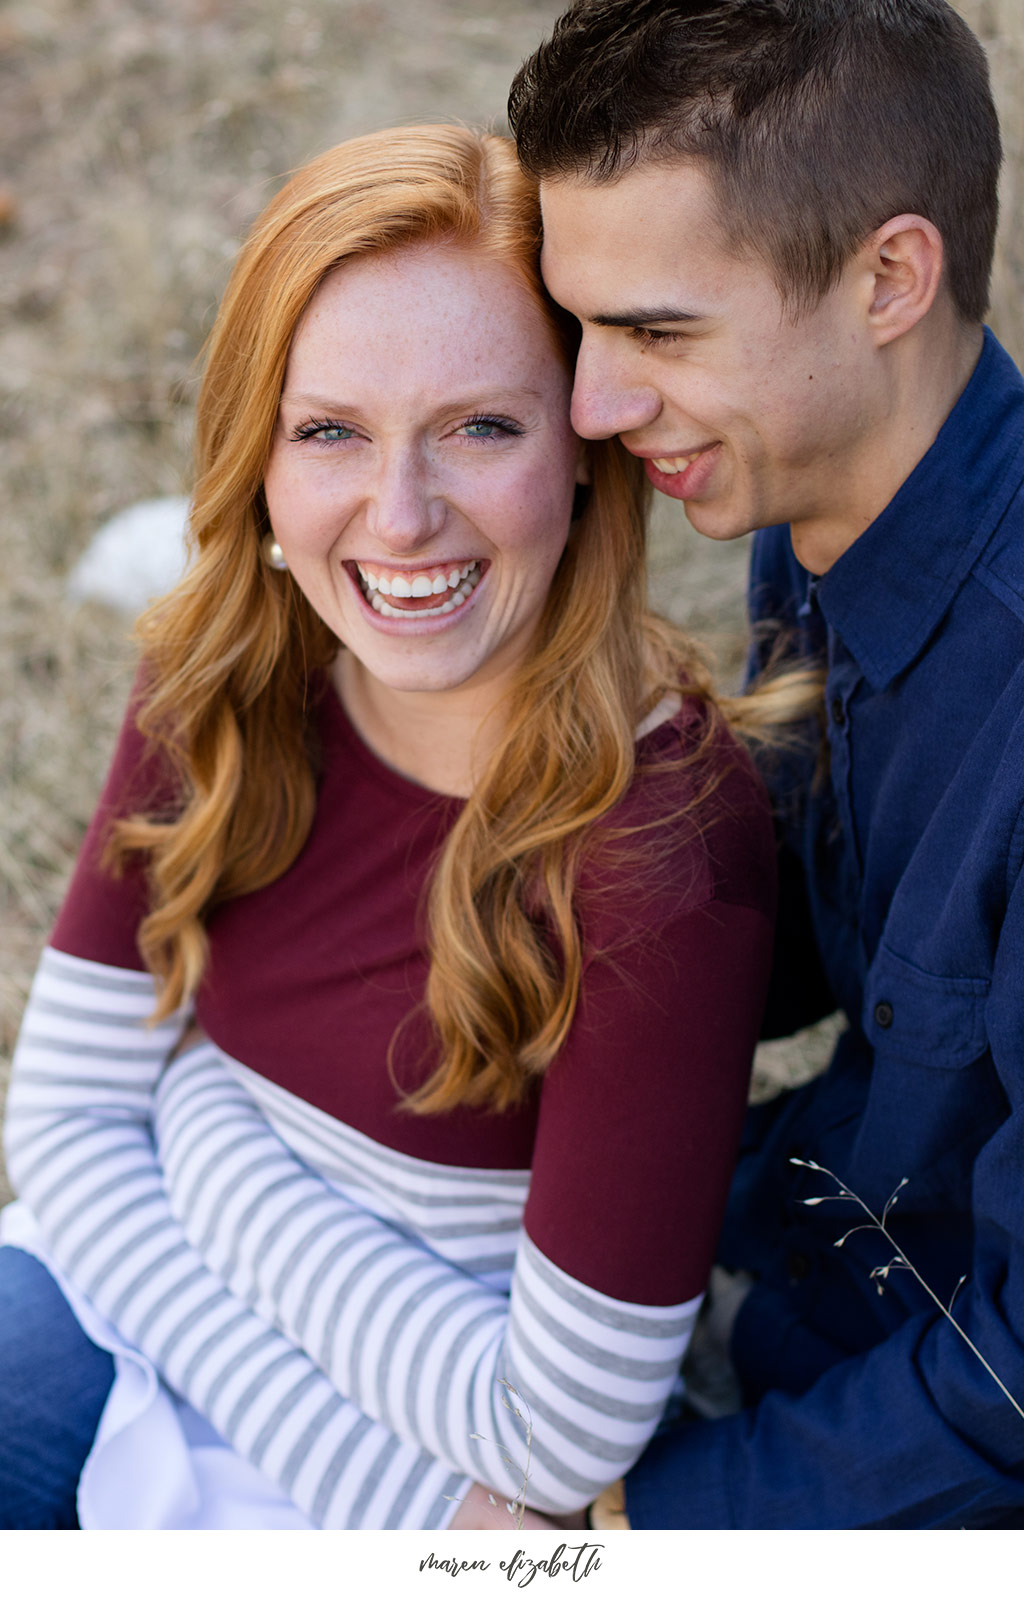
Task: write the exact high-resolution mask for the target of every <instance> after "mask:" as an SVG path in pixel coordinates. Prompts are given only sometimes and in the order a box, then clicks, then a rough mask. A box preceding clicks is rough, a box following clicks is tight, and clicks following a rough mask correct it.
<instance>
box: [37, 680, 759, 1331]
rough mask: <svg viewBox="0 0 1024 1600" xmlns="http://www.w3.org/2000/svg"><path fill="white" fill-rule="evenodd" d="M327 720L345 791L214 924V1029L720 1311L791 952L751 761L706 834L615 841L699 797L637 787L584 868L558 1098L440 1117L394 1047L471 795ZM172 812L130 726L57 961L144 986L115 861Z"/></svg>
mask: <svg viewBox="0 0 1024 1600" xmlns="http://www.w3.org/2000/svg"><path fill="white" fill-rule="evenodd" d="M700 717H701V712H700V709H699V707H696V706H694V705H692V704H691V703H689V702H688V703H687V704H686V705H685V706H684V709H683V710H682V711H681V712H680V713H679V714H678V715H677V716H676V717H675V718H673V719H672V720H671V721H670V722H666V723H663V724H662V725H661V726H660V727H658V728H656V729H655V730H653V732H651V733H649V734H647V735H646V736H645V737H644V738H643V739H642V740H641V741H640V744H639V746H638V756H639V758H640V761H641V762H642V763H650V762H654V761H657V759H658V758H659V757H664V756H667V755H670V754H672V753H673V752H678V751H679V750H680V749H681V748H685V747H686V746H687V745H689V744H690V743H691V742H692V740H693V739H694V736H695V732H696V731H697V730H698V729H699V726H700ZM316 718H317V724H318V733H319V737H320V740H321V743H322V750H323V773H322V778H321V781H320V787H319V793H318V803H317V809H316V814H315V818H314V822H313V826H312V829H311V832H310V835H309V838H308V840H307V841H306V844H305V845H304V847H303V849H302V851H301V852H300V854H299V856H298V857H297V859H296V860H295V862H294V863H293V864H292V866H291V867H290V868H289V869H288V871H287V872H286V873H284V874H283V875H282V876H281V877H280V878H278V879H277V880H276V881H275V882H274V883H272V884H270V885H268V886H267V887H266V888H263V889H260V890H258V891H256V892H255V893H253V894H248V895H244V896H242V897H241V898H239V899H237V900H234V901H231V902H229V903H228V904H226V905H224V906H222V907H221V908H219V909H218V910H217V911H216V912H215V913H214V914H213V915H212V917H211V918H210V922H209V941H210V960H209V966H208V970H207V973H206V976H205V978H204V981H203V984H202V986H201V989H200V991H199V994H198V996H197V1000H196V1016H197V1020H198V1022H199V1024H200V1025H201V1026H202V1027H203V1028H204V1029H205V1031H206V1032H207V1033H208V1034H209V1036H210V1037H211V1038H212V1039H213V1040H214V1041H215V1042H216V1044H218V1045H219V1046H220V1047H221V1048H222V1049H223V1050H224V1051H225V1052H226V1053H227V1054H228V1055H230V1056H232V1057H234V1058H235V1059H236V1060H238V1061H241V1062H244V1063H245V1065H246V1066H248V1067H249V1068H251V1069H252V1070H253V1071H255V1072H259V1073H261V1074H262V1075H263V1076H265V1077H267V1078H268V1079H271V1080H272V1081H273V1082H275V1083H278V1084H280V1085H281V1086H282V1087H283V1088H285V1089H287V1090H289V1091H290V1092H291V1093H293V1094H296V1095H298V1096H300V1097H301V1098H302V1099H304V1100H307V1101H309V1102H310V1103H311V1104H312V1105H315V1106H317V1107H319V1108H320V1109H322V1110H323V1111H325V1112H328V1113H329V1114H330V1115H331V1116H333V1117H336V1118H338V1119H340V1120H341V1121H343V1122H345V1123H347V1124H348V1125H349V1126H351V1127H353V1128H355V1129H358V1130H359V1131H360V1132H361V1133H363V1134H365V1135H367V1136H368V1137H370V1138H372V1139H374V1140H377V1141H378V1142H379V1143H380V1144H382V1145H385V1146H387V1147H390V1148H392V1149H395V1150H398V1151H403V1152H405V1153H406V1154H408V1155H411V1156H414V1157H419V1158H421V1159H424V1160H427V1161H434V1162H439V1163H443V1164H445V1165H455V1166H462V1167H472V1168H485V1169H487V1168H490V1169H501V1168H504V1169H523V1168H527V1167H530V1168H532V1175H531V1183H530V1192H529V1198H528V1201H527V1206H526V1212H525V1217H524V1223H525V1226H526V1229H527V1232H528V1233H529V1235H530V1237H531V1238H532V1239H533V1241H534V1242H535V1243H536V1244H537V1246H538V1247H539V1248H540V1249H541V1250H542V1251H543V1252H544V1253H545V1255H547V1256H548V1257H549V1259H551V1260H552V1261H554V1262H555V1263H556V1264H557V1265H558V1266H560V1267H561V1268H562V1269H563V1270H564V1271H565V1272H567V1273H569V1274H570V1276H572V1277H574V1278H577V1279H578V1280H580V1281H581V1282H583V1283H587V1284H590V1285H591V1286H592V1287H594V1288H596V1289H598V1290H600V1291H602V1292H603V1293H605V1294H608V1295H611V1296H613V1297H614V1298H616V1299H621V1300H627V1301H633V1302H636V1303H639V1304H649V1305H660V1304H676V1303H678V1302H680V1301H683V1300H686V1299H689V1298H690V1297H691V1296H692V1295H694V1294H697V1293H699V1292H700V1291H701V1289H702V1288H703V1287H704V1284H705V1282H706V1278H707V1273H708V1271H709V1268H710V1265H711V1261H712V1259H713V1254H714V1247H715V1243H716V1240H717V1233H718V1229H719V1226H720V1224H721V1217H722V1212H723V1209H724V1204H725V1196H726V1191H727V1188H728V1183H729V1178H730V1174H731V1169H732V1164H733V1160H734V1157H735V1151H736V1145H737V1140H738V1136H739V1128H740V1123H741V1120H742V1115H743V1109H744V1105H745V1098H746V1085H747V1078H748V1073H749V1067H750V1060H751V1055H752V1051H753V1046H754V1043H755V1041H756V1038H757V1033H758V1026H759V1023H760V1017H761V1010H762V1005H763V1000H764V992H765V987H766V984H767V976H768V966H769V959H770V952H771V938H772V916H773V907H774V892H775V861H774V848H773V842H772V830H771V826H770V822H769V816H768V808H767V803H766V801H765V799H764V797H763V794H762V791H761V788H760V785H759V782H758V780H757V779H756V777H755V776H754V774H753V769H752V767H751V765H750V763H749V761H748V759H747V758H746V756H745V755H744V754H743V753H742V752H741V751H740V749H739V747H738V746H737V745H736V744H735V742H734V741H733V740H732V739H731V738H730V737H729V736H728V735H723V736H722V738H721V739H720V740H719V741H718V743H717V745H716V747H715V751H714V754H713V756H712V758H711V759H712V761H713V763H714V764H715V765H716V766H717V767H718V769H719V771H720V773H721V777H720V781H719V783H718V786H717V788H716V790H715V793H714V796H713V798H712V799H711V800H710V801H709V802H705V804H704V806H703V807H702V808H701V811H700V814H699V823H698V822H695V821H694V820H691V819H686V820H684V821H683V822H682V823H680V822H678V821H676V822H672V823H668V824H664V825H662V826H659V827H658V828H656V829H653V830H651V831H649V832H645V833H643V834H641V835H639V836H634V837H633V838H631V839H627V840H625V841H616V840H614V839H612V838H610V837H609V835H610V833H611V831H612V830H613V829H614V828H618V827H619V826H621V825H622V824H632V823H637V822H647V821H651V820H652V819H656V818H659V817H663V816H665V814H666V813H668V812H671V811H674V810H678V809H679V807H680V806H682V805H684V804H685V803H686V800H687V797H688V795H689V794H691V793H692V790H693V785H694V783H695V781H698V780H697V779H695V777H694V775H693V774H691V773H688V772H684V773H679V772H672V773H667V774H666V773H663V772H662V773H659V772H645V771H643V770H641V771H640V772H638V776H637V778H636V779H635V781H634V784H633V786H632V788H631V790H630V792H629V794H628V795H627V796H626V798H625V800H624V801H623V802H622V803H621V804H620V805H619V806H618V807H617V808H616V810H615V811H614V813H613V814H612V815H611V816H610V817H609V818H608V819H607V820H606V822H605V823H603V824H602V825H601V828H600V830H599V834H598V838H597V841H596V843H595V846H594V848H593V849H592V850H591V851H590V853H589V856H588V863H587V865H586V867H585V869H584V873H583V878H582V882H581V887H580V896H579V902H578V909H579V916H580V922H581V927H582V930H583V939H584V950H585V955H586V967H585V975H584V981H583V992H582V996H581V1001H580V1005H579V1008H578V1011H577V1014H576V1017H575V1019H574V1022H573V1026H572V1030H571V1033H570V1036H569V1039H568V1040H567V1043H566V1045H565V1048H564V1049H563V1050H562V1051H561V1053H560V1055H559V1056H558V1058H557V1060H556V1061H555V1062H554V1063H553V1064H552V1066H551V1068H550V1069H549V1071H548V1073H547V1075H546V1077H545V1078H544V1080H543V1083H542V1085H539V1086H537V1087H536V1088H535V1089H534V1090H533V1091H532V1092H531V1094H530V1096H529V1098H528V1099H527V1101H526V1102H525V1104H524V1105H523V1106H522V1107H521V1108H519V1109H518V1110H516V1111H511V1112H505V1113H500V1114H499V1113H496V1112H493V1111H483V1110H470V1109H467V1108H460V1109H457V1110H455V1111H451V1112H446V1113H444V1114H442V1115H432V1116H422V1115H419V1116H417V1115H414V1114H412V1113H410V1112H408V1111H406V1110H405V1109H403V1107H402V1106H401V1105H400V1103H399V1096H398V1093H397V1092H396V1089H395V1087H394V1084H393V1082H392V1079H391V1077H390V1076H389V1073H388V1070H387V1067H386V1055H387V1049H388V1044H389V1041H390V1040H391V1038H392V1035H393V1034H394V1032H395V1029H396V1027H397V1026H398V1024H399V1023H400V1022H402V1021H403V1020H404V1019H405V1018H406V1017H407V1016H408V1014H409V1012H410V1010H411V1009H412V1008H413V1007H414V1006H415V1005H416V1003H417V1001H419V1000H420V999H421V997H422V993H423V985H424V981H425V977H426V970H427V963H426V957H425V953H424V948H423V940H422V925H423V919H422V905H423V899H424V889H425V885H426V881H427V878H428V874H429V871H430V867H431V863H432V861H433V860H434V859H435V858H436V855H437V852H438V850H439V847H440V846H441V844H442V842H443V840H444V838H445V835H446V833H447V831H448V829H449V828H450V826H451V825H452V822H453V821H454V819H455V817H456V816H457V814H458V810H459V807H460V804H461V802H460V801H458V800H453V799H449V798H447V797H445V796H442V795H437V794H435V793H433V792H432V791H430V790H426V789H423V788H421V787H420V786H419V785H417V784H415V783H413V782H411V781H410V780H409V779H407V778H404V777H402V776H400V775H399V774H398V773H396V772H394V771H392V770H391V769H390V768H389V767H387V766H385V765H384V764H383V763H382V762H381V761H380V760H378V758H377V757H376V756H375V755H374V754H373V753H372V751H371V750H370V749H369V748H368V747H367V746H366V745H365V744H364V743H363V741H362V740H361V739H360V738H359V736H358V734H357V733H356V732H355V730H354V728H353V727H352V725H351V723H350V722H349V720H348V717H347V716H346V714H345V712H344V710H343V708H342V706H341V704H340V702H339V701H338V699H337V697H336V696H335V695H334V694H333V692H328V693H327V694H326V695H325V696H324V697H323V699H322V701H321V702H320V705H319V707H318V710H317V712H316ZM706 776H707V769H706V768H705V769H704V770H703V771H702V772H701V774H700V775H699V778H700V780H701V781H703V779H704V778H706ZM154 794H160V795H161V796H162V798H164V799H165V800H166V796H167V784H166V781H163V780H161V777H160V774H159V769H158V766H157V765H156V763H155V762H154V761H153V760H149V761H147V760H146V759H145V748H144V745H143V742H142V739H141V736H140V735H139V733H138V732H137V730H136V728H135V726H134V717H133V716H132V715H129V717H128V719H127V721H126V723H125V727H124V728H123V730H122V733H121V739H120V742H119V745H118V748H117V752H116V754H115V758H114V763H113V767H112V769H111V773H110V776H109V778H108V781H107V785H106V788H105V791H104V794H103V797H102V800H101V802H100V806H99V808H98V810H97V814H96V817H95V818H94V820H93V823H92V826H91V828H90V830H89V833H88V835H87V837H86V841H85V844H84V846H83V849H82V854H81V857H80V859H79V863H78V867H77V869H76V873H75V877H74V880H73V882H72V885H71V889H70V891H69V894H68V896H67V899H66V901H65V904H64V906H63V909H62V911H61V913H60V917H59V919H58V921H57V925H56V928H55V930H54V934H53V938H52V943H53V944H54V945H55V947H56V948H57V949H59V950H62V951H64V952H66V953H67V954H69V955H73V956H79V957H82V958H84V959H86V960H91V961H95V962H99V963H102V964H105V965H109V966H114V967H129V968H134V969H136V970H139V969H141V968H142V966H143V963H142V961H141V958H140V956H139V952H138V948H137V943H136V934H137V928H138V923H139V920H140V917H141V915H142V914H143V913H144V899H145V897H144V890H143V887H142V880H141V874H140V873H138V872H135V873H131V872H130V873H127V874H125V875H124V876H123V877H122V878H120V879H114V878H112V877H111V876H110V875H109V874H108V873H107V872H106V871H105V870H104V869H103V868H102V867H101V865H100V863H99V857H100V854H101V851H102V845H103V842H104V839H105V835H106V829H107V825H108V822H109V819H110V817H112V816H114V815H124V814H126V812H128V811H130V810H132V809H135V808H139V807H142V806H145V805H146V804H147V802H148V800H149V799H150V798H151V797H152V796H153V795H154ZM429 1039H430V1034H429V1031H428V1028H427V1024H426V1021H425V1020H424V1019H422V1017H421V1018H418V1019H416V1020H414V1021H413V1022H412V1023H411V1024H410V1025H409V1026H408V1027H407V1029H406V1030H405V1031H404V1032H403V1034H402V1036H401V1039H400V1044H399V1048H398V1050H397V1053H396V1070H397V1076H398V1079H399V1081H400V1082H401V1083H402V1084H403V1086H405V1087H413V1086H415V1084H416V1083H417V1082H419V1081H421V1079H422V1077H423V1076H424V1074H425V1070H426V1069H427V1068H428V1067H429V1066H430V1065H432V1064H433V1063H432V1062H430V1061H429V1060H427V1059H426V1057H427V1055H428V1052H429ZM641 1242H642V1248H639V1247H638V1246H639V1245H640V1243H641Z"/></svg>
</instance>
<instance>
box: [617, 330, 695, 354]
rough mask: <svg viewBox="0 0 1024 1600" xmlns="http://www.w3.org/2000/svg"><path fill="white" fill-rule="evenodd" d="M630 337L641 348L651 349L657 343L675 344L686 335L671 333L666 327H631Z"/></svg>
mask: <svg viewBox="0 0 1024 1600" xmlns="http://www.w3.org/2000/svg"><path fill="white" fill-rule="evenodd" d="M629 337H630V338H631V339H632V340H633V341H634V342H635V343H636V344H638V345H639V346H640V348H641V350H650V349H652V348H653V347H654V346H655V345H659V344H673V343H674V342H675V341H676V340H677V339H685V337H686V335H685V334H684V333H671V332H669V330H668V329H666V328H630V330H629Z"/></svg>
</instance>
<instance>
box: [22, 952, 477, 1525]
mask: <svg viewBox="0 0 1024 1600" xmlns="http://www.w3.org/2000/svg"><path fill="white" fill-rule="evenodd" d="M154 998H155V997H154V991H153V986H152V983H151V982H150V980H149V979H148V978H146V977H145V976H144V975H142V974H138V973H131V972H120V971H117V970H116V969H112V968H104V967H101V966H98V965H97V964H95V963H92V962H86V961H80V960H78V959H77V958H75V957H71V956H67V955H65V954H63V953H61V952H58V951H52V950H51V951H47V952H46V953H45V954H44V957H43V961H42V962H41V964H40V969H39V972H38V974H37V977H36V981H35V984H34V986H33V991H32V995H31V996H30V1000H29V1005H28V1008H27V1010H26V1016H25V1025H24V1028H23V1031H22V1035H21V1038H20V1040H19V1044H18V1049H17V1051H16V1053H15V1061H14V1067H13V1072H12V1079H11V1087H10V1092H9V1097H8V1103H7V1114H6V1125H5V1146H6V1154H7V1161H8V1168H9V1171H10V1174H11V1177H12V1181H13V1182H14V1184H15V1186H16V1188H17V1189H18V1191H19V1192H20V1194H21V1196H22V1198H23V1199H24V1200H25V1201H26V1202H27V1204H28V1205H29V1206H30V1207H31V1208H32V1210H33V1211H34V1213H35V1215H36V1217H37V1220H38V1222H39V1224H40V1227H41V1229H42V1231H43V1233H44V1235H45V1236H46V1238H47V1242H48V1245H49V1248H50V1250H51V1252H52V1255H53V1258H54V1260H55V1262H56V1263H57V1265H58V1266H60V1267H61V1268H62V1270H64V1271H66V1272H67V1273H68V1275H69V1277H71V1278H72V1280H73V1281H74V1282H75V1283H76V1285H77V1286H78V1287H80V1288H81V1289H83V1291H85V1292H86V1293H87V1294H88V1296H89V1298H91V1299H92V1300H93V1303H94V1304H95V1305H96V1307H97V1309H98V1310H99V1311H100V1312H101V1313H102V1314H103V1315H105V1316H106V1317H108V1318H109V1319H110V1320H111V1321H112V1322H113V1323H114V1325H115V1326H116V1327H117V1329H118V1332H119V1333H120V1335H121V1336H122V1337H123V1338H124V1339H125V1340H126V1342H128V1343H130V1344H132V1345H135V1346H136V1347H137V1348H138V1349H139V1350H140V1351H141V1352H142V1353H143V1354H144V1355H145V1356H147V1357H148V1358H149V1359H150V1360H151V1361H152V1362H153V1363H154V1365H155V1366H156V1367H157V1369H158V1370H159V1371H160V1373H161V1374H162V1376H163V1377H164V1378H165V1379H166V1381H167V1382H168V1383H169V1384H170V1385H171V1386H172V1388H174V1389H176V1390H177V1391H178V1392H179V1393H180V1394H182V1395H183V1396H184V1397H185V1398H186V1399H188V1400H190V1401H191V1402H192V1403H193V1404H194V1405H196V1407H197V1409H200V1410H204V1414H205V1415H206V1416H207V1417H208V1419H209V1421H210V1422H211V1423H212V1425H213V1427H214V1428H215V1429H216V1430H217V1431H218V1432H219V1433H220V1435H221V1436H222V1438H224V1439H225V1440H226V1441H227V1442H228V1443H229V1444H230V1445H231V1446H232V1447H233V1448H234V1449H236V1450H237V1451H238V1452H239V1454H241V1455H243V1456H245V1457H247V1458H248V1459H249V1460H250V1461H252V1462H253V1463H254V1465H256V1466H257V1467H259V1469H260V1470H261V1471H262V1472H263V1473H264V1474H265V1475H266V1476H267V1477H268V1478H270V1479H271V1480H272V1481H273V1482H275V1483H277V1484H278V1485H279V1486H280V1488H281V1490H282V1492H283V1493H285V1494H286V1495H288V1496H289V1498H291V1499H292V1500H293V1501H294V1503H295V1504H296V1505H298V1506H299V1507H300V1509H301V1510H303V1511H304V1512H305V1513H306V1515H307V1516H308V1517H309V1518H310V1519H311V1521H313V1522H314V1523H315V1524H316V1525H319V1526H323V1527H329V1528H349V1527H385V1526H392V1527H408V1528H423V1527H434V1526H441V1525H443V1524H445V1523H446V1522H447V1521H448V1519H449V1518H450V1516H451V1514H452V1511H453V1509H454V1507H453V1502H452V1500H451V1499H450V1498H448V1497H449V1496H451V1495H452V1494H454V1495H455V1497H456V1498H457V1497H458V1496H459V1495H460V1494H462V1493H464V1492H465V1489H466V1487H467V1480H466V1479H465V1478H464V1477H462V1476H461V1475H460V1476H458V1477H457V1478H455V1479H454V1487H453V1475H452V1471H451V1468H450V1466H448V1465H446V1464H444V1463H442V1462H439V1461H438V1460H437V1459H435V1458H434V1457H433V1456H431V1455H429V1454H428V1453H426V1452H425V1451H423V1450H422V1449H421V1448H419V1447H418V1446H417V1445H416V1444H414V1443H411V1442H409V1441H407V1440H402V1439H399V1438H398V1437H397V1436H396V1435H395V1434H394V1433H392V1432H391V1431H390V1430H389V1429H387V1428H385V1427H383V1426H382V1425H381V1424H380V1423H378V1422H376V1421H374V1420H373V1419H372V1418H370V1417H367V1416H366V1415H364V1414H363V1413H362V1412H361V1411H360V1409H359V1408H358V1407H357V1406H356V1405H354V1404H353V1403H352V1402H351V1401H349V1400H347V1399H345V1398H344V1397H342V1396H341V1395H340V1394H339V1393H338V1392H337V1389H336V1387H335V1386H334V1385H333V1384H332V1383H331V1381H330V1380H329V1379H328V1378H327V1377H326V1376H325V1374H324V1373H323V1372H322V1371H321V1370H320V1369H319V1368H318V1367H317V1366H316V1365H315V1364H314V1363H313V1362H312V1361H311V1360H310V1358H309V1357H308V1356H307V1355H306V1353H305V1352H304V1351H303V1350H302V1349H301V1348H300V1347H299V1346H298V1344H297V1343H296V1342H294V1341H293V1340H291V1339H289V1338H288V1337H287V1336H286V1335H285V1334H283V1333H282V1332H280V1331H279V1330H278V1329H277V1328H276V1327H274V1326H273V1325H272V1323H271V1322H270V1321H269V1320H267V1319H266V1318H264V1317H262V1316H261V1315H260V1314H259V1312H258V1311H256V1310H254V1309H253V1308H251V1307H250V1306H249V1305H247V1304H246V1303H245V1302H244V1301H243V1300H242V1299H239V1298H238V1297H237V1296H235V1295H234V1294H233V1293H232V1292H231V1291H230V1289H229V1287H228V1286H227V1285H226V1284H225V1282H224V1281H223V1280H222V1279H220V1278H219V1277H218V1276H217V1274H216V1273H215V1272H212V1271H211V1270H210V1267H209V1266H208V1265H207V1263H206V1262H205V1261H204V1260H203V1259H202V1257H201V1256H199V1254H198V1253H197V1252H196V1251H195V1250H194V1249H193V1248H192V1246H191V1245H190V1243H189V1241H188V1240H187V1238H186V1236H185V1234H184V1232H183V1230H182V1228H181V1225H180V1223H179V1222H178V1221H177V1219H176V1218H175V1217H174V1215H173V1213H172V1211H171V1209H170V1207H169V1205H168V1202H167V1195H166V1191H165V1185H164V1178H163V1173H162V1171H161V1169H160V1166H159V1162H158V1159H157V1156H156V1153H155V1150H154V1145H153V1136H152V1126H151V1117H150V1111H151V1107H152V1103H153V1096H154V1092H155V1090H156V1086H157V1082H158V1079H159V1075H160V1073H161V1071H162V1070H163V1066H164V1062H165V1061H166V1059H167V1056H168V1053H169V1052H170V1050H171V1049H172V1048H173V1045H174V1043H175V1040H176V1038H177V1035H178V1032H179V1030H180V1025H181V1024H180V1021H179V1020H174V1021H171V1022H169V1023H165V1024H163V1025H160V1026H158V1027H156V1028H147V1027H146V1025H145V1024H146V1018H147V1016H148V1014H149V1012H150V1011H151V1010H152V1008H153V1004H154ZM204 1401H205V1409H204ZM140 1470H145V1463H144V1462H142V1463H140Z"/></svg>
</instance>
